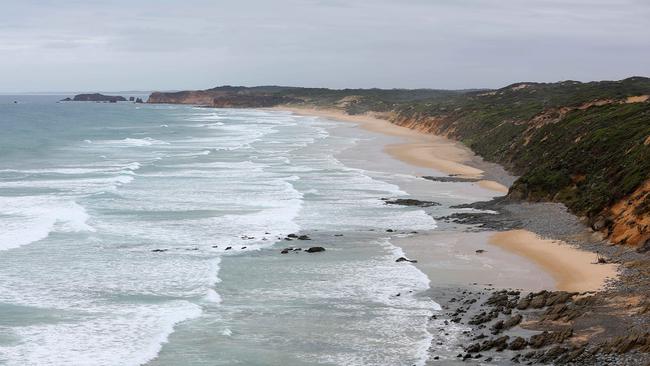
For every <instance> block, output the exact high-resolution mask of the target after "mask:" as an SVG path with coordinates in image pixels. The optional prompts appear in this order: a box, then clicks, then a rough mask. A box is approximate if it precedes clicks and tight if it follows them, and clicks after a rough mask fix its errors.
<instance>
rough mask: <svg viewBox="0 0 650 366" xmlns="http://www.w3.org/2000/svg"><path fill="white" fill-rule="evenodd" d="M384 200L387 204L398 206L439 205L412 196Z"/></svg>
mask: <svg viewBox="0 0 650 366" xmlns="http://www.w3.org/2000/svg"><path fill="white" fill-rule="evenodd" d="M384 202H385V203H386V204H387V205H400V206H416V207H432V206H440V204H439V203H438V202H433V201H420V200H416V199H412V198H397V199H394V200H389V199H384Z"/></svg>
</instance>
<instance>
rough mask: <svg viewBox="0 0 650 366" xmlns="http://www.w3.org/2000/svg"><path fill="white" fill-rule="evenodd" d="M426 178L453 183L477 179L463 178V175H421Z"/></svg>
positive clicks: (476, 180)
mask: <svg viewBox="0 0 650 366" xmlns="http://www.w3.org/2000/svg"><path fill="white" fill-rule="evenodd" d="M422 178H424V179H426V180H432V181H434V182H453V183H460V182H478V181H479V179H475V178H463V177H451V176H449V177H432V176H424V177H422Z"/></svg>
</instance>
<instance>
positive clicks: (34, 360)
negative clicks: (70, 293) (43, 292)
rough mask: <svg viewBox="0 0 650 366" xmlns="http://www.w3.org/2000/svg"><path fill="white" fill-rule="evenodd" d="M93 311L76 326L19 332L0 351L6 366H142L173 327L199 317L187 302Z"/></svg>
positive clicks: (38, 327)
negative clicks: (14, 340) (13, 341)
mask: <svg viewBox="0 0 650 366" xmlns="http://www.w3.org/2000/svg"><path fill="white" fill-rule="evenodd" d="M96 310H97V311H98V312H94V313H88V314H87V315H86V316H85V319H84V320H83V321H81V322H76V323H59V324H45V325H40V324H36V325H29V326H24V327H21V328H20V329H19V330H18V331H17V333H18V336H20V338H21V339H22V342H20V343H19V344H17V345H12V346H0V350H1V351H2V353H3V354H4V355H6V356H7V359H8V361H7V363H6V365H7V366H59V365H79V366H91V365H92V366H116V365H121V366H138V365H143V364H145V363H147V362H148V361H151V360H152V359H154V358H155V357H156V355H157V354H158V352H160V349H161V348H162V345H163V344H164V343H166V342H167V340H168V337H169V335H170V334H171V333H172V332H173V330H174V327H175V326H176V324H178V323H180V322H182V321H186V320H189V319H193V318H197V317H199V316H200V315H201V313H202V311H201V308H200V307H199V306H197V305H195V304H192V303H189V302H187V301H175V302H171V303H169V304H167V305H163V306H145V305H140V306H133V307H130V308H121V307H107V308H105V309H102V308H98V309H96ZM99 311H101V312H99Z"/></svg>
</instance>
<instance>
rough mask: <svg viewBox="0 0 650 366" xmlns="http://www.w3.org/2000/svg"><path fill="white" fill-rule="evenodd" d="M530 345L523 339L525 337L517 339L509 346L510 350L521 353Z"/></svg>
mask: <svg viewBox="0 0 650 366" xmlns="http://www.w3.org/2000/svg"><path fill="white" fill-rule="evenodd" d="M527 345H528V342H527V341H526V340H525V339H524V338H523V337H517V338H515V339H514V340H513V341H512V342H510V344H509V345H508V349H510V350H513V351H519V350H522V349H524V348H526V346H527Z"/></svg>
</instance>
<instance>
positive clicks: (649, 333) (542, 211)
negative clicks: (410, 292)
mask: <svg viewBox="0 0 650 366" xmlns="http://www.w3.org/2000/svg"><path fill="white" fill-rule="evenodd" d="M455 208H457V209H458V210H459V211H460V212H457V213H454V214H451V215H449V216H446V217H437V218H436V219H437V221H438V222H440V223H441V224H442V225H450V226H455V227H458V228H460V227H464V228H465V230H466V231H483V230H484V231H504V230H512V229H525V230H529V231H532V232H534V233H536V234H538V235H540V236H542V237H544V238H551V239H558V240H562V241H565V242H566V243H569V244H571V245H573V246H576V247H578V248H580V249H583V250H587V251H591V252H593V253H594V259H595V261H596V258H602V259H601V260H602V261H603V262H606V263H616V264H618V265H619V276H618V277H617V278H615V279H612V280H611V281H609V282H608V283H607V285H606V286H605V287H604V288H603V289H602V290H599V291H592V292H567V291H550V290H542V291H534V292H530V291H525V290H521V289H514V288H496V287H494V286H492V284H481V283H480V281H477V283H470V284H468V285H467V286H466V287H464V288H445V289H432V291H433V292H434V294H432V296H433V297H434V298H435V299H436V301H437V302H438V303H440V304H441V306H442V309H443V310H442V312H441V313H440V314H439V315H436V316H434V319H432V321H437V323H435V324H437V325H440V323H439V321H440V319H444V325H445V326H452V325H455V326H461V327H465V328H464V329H465V330H464V331H463V332H462V334H463V335H464V339H459V340H458V354H457V357H456V360H448V359H444V360H443V359H442V358H440V357H437V356H436V349H437V348H438V347H440V346H441V344H437V343H436V342H435V341H434V343H433V344H432V345H431V348H430V354H431V357H430V360H429V363H428V364H431V365H436V364H445V365H448V364H463V363H474V364H497V365H517V364H525V365H536V364H555V365H650V281H648V278H650V251H649V250H648V249H649V248H647V247H643V246H642V247H639V248H634V247H626V246H621V245H611V244H609V243H608V242H606V241H604V240H603V239H602V238H601V237H600V234H598V233H597V232H595V231H594V230H592V229H590V228H589V227H587V226H586V225H585V224H584V223H583V222H582V221H581V220H580V219H579V218H577V217H575V216H573V215H572V214H570V213H569V212H567V210H566V208H564V206H562V205H561V204H556V203H530V202H521V201H518V200H514V199H510V198H507V197H500V198H496V199H494V200H492V201H488V202H477V203H473V204H468V205H462V206H457V207H455ZM594 265H598V264H596V263H594ZM445 326H439V329H437V331H439V332H444V331H445ZM434 332H435V330H434Z"/></svg>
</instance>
